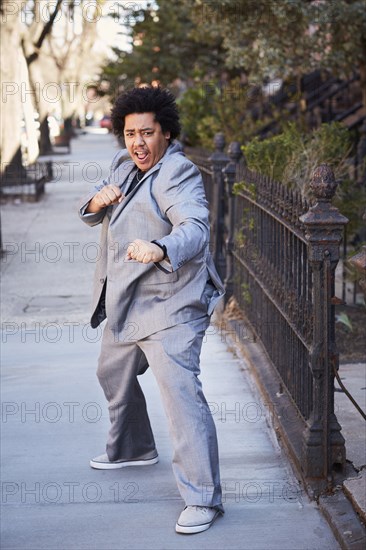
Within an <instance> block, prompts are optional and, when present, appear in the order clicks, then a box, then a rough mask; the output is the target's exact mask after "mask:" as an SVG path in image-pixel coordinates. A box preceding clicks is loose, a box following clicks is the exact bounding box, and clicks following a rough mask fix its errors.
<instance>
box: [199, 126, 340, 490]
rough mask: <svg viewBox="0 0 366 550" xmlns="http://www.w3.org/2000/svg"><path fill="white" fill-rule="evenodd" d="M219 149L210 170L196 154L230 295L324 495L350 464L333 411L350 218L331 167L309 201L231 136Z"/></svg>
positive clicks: (301, 457) (302, 460)
mask: <svg viewBox="0 0 366 550" xmlns="http://www.w3.org/2000/svg"><path fill="white" fill-rule="evenodd" d="M215 146H216V151H215V153H213V154H212V155H211V156H210V157H209V161H210V163H211V169H210V168H208V167H207V161H206V165H205V166H203V165H202V164H201V163H200V159H199V158H195V157H194V155H192V154H191V155H190V156H191V157H192V158H193V160H194V161H195V162H196V163H197V164H198V166H199V167H201V168H202V171H203V174H204V182H205V188H206V191H207V195H208V200H209V202H210V207H211V215H212V221H211V228H212V231H213V236H212V243H213V246H212V253H213V256H214V259H215V262H216V264H217V266H218V268H219V272H220V274H221V275H222V276H223V277H224V279H225V286H226V299H227V300H228V299H229V298H230V297H231V296H233V297H234V298H235V299H236V302H237V304H238V305H239V307H240V309H241V311H242V312H243V313H244V315H245V318H246V319H247V321H249V323H250V325H251V327H252V330H253V331H254V333H255V334H256V336H257V337H258V338H259V339H260V341H261V343H262V345H263V347H264V349H265V352H266V354H267V356H268V359H269V365H270V369H272V372H273V377H275V378H276V379H279V380H280V388H279V393H280V394H282V393H283V394H286V396H287V398H288V402H289V403H290V407H291V409H292V412H291V415H293V419H295V418H296V422H292V424H291V426H290V428H289V429H287V427H286V425H285V423H284V422H283V423H282V424H283V431H284V436H285V440H286V439H287V443H288V446H289V447H290V449H291V452H292V454H293V457H294V458H295V461H296V462H297V465H298V468H299V470H300V471H301V472H302V474H303V476H304V478H305V479H306V481H307V483H309V484H310V485H311V486H312V488H313V490H315V491H316V492H319V491H321V490H323V489H324V488H325V487H326V486H327V484H328V483H329V479H330V478H331V476H332V472H333V471H334V468H335V467H337V466H338V467H343V465H344V464H345V448H344V438H343V436H342V435H341V428H340V425H339V424H338V422H337V419H336V416H335V413H334V375H335V370H337V368H338V355H337V352H336V345H335V315H334V305H333V304H334V273H335V268H336V265H337V263H338V260H339V246H340V242H341V238H342V232H343V227H344V225H345V224H346V223H347V221H348V220H347V219H346V218H345V217H344V216H342V215H341V214H340V213H339V211H338V210H337V209H336V208H335V207H333V206H332V204H331V199H332V197H333V195H334V193H335V189H336V182H335V180H334V175H333V173H332V171H331V170H330V168H329V167H328V166H326V165H322V166H320V167H319V168H318V169H317V170H316V171H315V173H314V177H313V181H312V182H311V188H312V191H313V194H314V198H315V200H314V202H312V203H311V204H310V203H309V202H307V201H306V200H304V199H303V198H302V197H301V196H300V194H299V192H298V191H292V190H290V189H288V188H286V187H285V186H283V185H281V184H280V183H279V182H275V181H272V180H270V179H269V178H267V177H264V176H262V175H259V174H256V173H253V172H251V171H250V170H249V169H248V167H247V166H246V163H245V159H244V158H243V157H242V155H241V150H240V144H239V143H232V144H231V145H230V147H229V150H228V156H227V155H226V154H225V153H224V142H223V139H222V136H217V137H216V139H215ZM267 371H268V369H267ZM266 377H267V378H268V372H266ZM273 379H274V378H273ZM277 393H278V392H277ZM287 416H288V415H287ZM279 422H280V423H281V422H282V420H281V419H279ZM295 428H296V429H295Z"/></svg>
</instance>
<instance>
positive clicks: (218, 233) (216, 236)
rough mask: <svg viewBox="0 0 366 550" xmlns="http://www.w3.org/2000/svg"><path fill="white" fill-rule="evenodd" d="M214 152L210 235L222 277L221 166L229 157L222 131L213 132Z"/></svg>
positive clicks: (222, 195)
mask: <svg viewBox="0 0 366 550" xmlns="http://www.w3.org/2000/svg"><path fill="white" fill-rule="evenodd" d="M214 145H215V152H214V153H213V154H212V155H211V156H210V157H209V159H208V160H209V161H210V162H211V166H212V172H213V181H214V194H213V196H214V201H213V209H212V212H211V215H212V225H211V229H212V236H213V258H214V261H215V264H216V267H217V271H218V272H219V275H220V277H221V278H222V279H224V277H225V271H226V265H225V253H224V231H225V220H224V214H225V205H224V199H225V197H224V174H223V172H222V170H223V168H224V167H225V166H226V165H227V163H228V162H229V157H228V156H227V155H226V154H225V153H224V148H225V136H224V134H222V133H217V134H215V138H214Z"/></svg>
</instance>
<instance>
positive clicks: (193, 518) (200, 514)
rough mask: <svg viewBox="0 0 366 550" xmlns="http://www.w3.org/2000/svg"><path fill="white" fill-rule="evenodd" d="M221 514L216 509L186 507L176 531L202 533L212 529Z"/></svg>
mask: <svg viewBox="0 0 366 550" xmlns="http://www.w3.org/2000/svg"><path fill="white" fill-rule="evenodd" d="M219 514H220V511H219V510H216V508H208V507H207V506H186V507H185V508H184V510H183V512H182V513H181V515H180V516H179V519H178V521H177V524H176V526H175V530H176V532H177V533H185V534H193V533H201V532H202V531H206V530H207V529H209V528H210V527H211V525H212V524H213V522H214V521H215V519H216V518H217V516H218V515H219Z"/></svg>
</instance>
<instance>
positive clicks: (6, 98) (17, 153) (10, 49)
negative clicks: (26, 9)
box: [0, 0, 22, 182]
mask: <svg viewBox="0 0 366 550" xmlns="http://www.w3.org/2000/svg"><path fill="white" fill-rule="evenodd" d="M21 7H22V2H21V0H16V1H15V2H13V3H12V6H11V8H12V9H9V5H5V3H4V2H2V3H1V5H0V15H1V20H2V21H1V29H0V38H1V69H0V70H1V73H0V74H1V82H2V94H1V96H2V97H1V103H2V109H1V117H0V153H1V176H2V181H4V182H5V181H6V180H14V179H15V178H16V177H22V174H21V173H20V171H21V169H22V151H21V136H20V126H21V118H22V103H21V94H20V87H21V74H20V64H19V60H18V56H19V53H20V40H19V37H20V16H19V14H20V10H21ZM4 44H6V45H7V51H6V55H5V51H4Z"/></svg>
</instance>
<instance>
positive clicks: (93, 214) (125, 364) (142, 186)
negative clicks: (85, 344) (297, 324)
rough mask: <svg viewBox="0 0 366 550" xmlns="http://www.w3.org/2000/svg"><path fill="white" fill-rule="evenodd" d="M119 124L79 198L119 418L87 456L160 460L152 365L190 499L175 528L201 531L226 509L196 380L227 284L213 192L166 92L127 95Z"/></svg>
mask: <svg viewBox="0 0 366 550" xmlns="http://www.w3.org/2000/svg"><path fill="white" fill-rule="evenodd" d="M112 124H113V129H114V132H115V133H116V134H117V136H119V137H120V138H124V141H125V144H126V149H123V150H121V151H119V152H118V153H117V154H116V155H115V157H114V159H113V161H112V165H111V169H110V174H109V177H108V178H107V179H106V180H105V181H103V183H102V184H101V185H99V186H98V187H96V188H95V189H94V190H93V191H92V193H90V194H89V195H88V196H87V197H85V198H84V199H83V201H82V204H81V207H80V216H81V219H82V220H83V221H84V222H85V223H87V224H88V225H90V226H94V225H97V224H102V230H101V251H102V252H101V257H100V259H99V262H98V265H97V269H96V274H95V281H94V305H93V314H92V319H91V324H92V326H93V327H97V326H98V325H99V324H100V323H101V322H102V321H103V320H104V319H105V318H107V323H106V325H105V327H104V332H103V339H102V348H101V354H100V357H99V364H98V371H97V375H98V379H99V382H100V384H101V386H102V388H103V391H104V393H105V396H106V399H107V400H108V405H109V414H110V421H111V427H110V432H109V435H108V441H107V446H106V453H105V454H102V455H101V456H98V457H96V458H94V459H92V460H91V461H90V465H91V466H92V467H93V468H97V469H102V470H104V469H114V468H123V467H126V466H146V465H151V464H155V463H156V462H157V461H158V454H157V450H156V447H155V441H154V436H153V433H152V429H151V426H150V421H149V417H148V414H147V410H146V402H145V397H144V394H143V392H142V389H141V387H140V384H139V382H138V379H137V376H138V375H141V374H142V373H143V372H145V371H146V369H147V368H148V367H150V368H151V370H152V372H153V374H154V376H155V378H156V380H157V384H158V386H159V390H160V394H161V398H162V402H163V405H164V409H165V412H166V415H167V418H168V423H169V430H170V435H171V440H172V444H173V472H174V475H175V478H176V481H177V485H178V489H179V491H180V494H181V496H182V498H183V500H184V502H185V508H184V510H183V511H182V513H181V515H180V516H179V519H178V521H177V523H176V531H177V532H178V533H198V532H201V531H204V530H206V529H208V528H209V527H210V526H211V525H212V523H213V521H214V520H215V519H216V517H217V516H218V515H219V514H220V513H223V506H222V501H221V488H220V474H219V461H218V446H217V438H216V429H215V425H214V422H213V419H212V416H211V414H210V410H209V406H208V404H207V402H206V399H205V396H204V394H203V391H202V385H201V382H200V380H199V378H198V376H199V374H200V366H199V362H200V352H201V345H202V340H203V336H204V333H205V330H206V329H207V327H208V325H209V322H210V315H211V313H212V311H213V309H214V307H215V305H216V303H217V302H218V300H219V299H220V298H221V296H222V295H223V293H224V290H223V286H222V283H221V281H220V279H219V277H218V274H217V272H216V269H215V267H214V265H213V261H212V258H211V256H210V253H209V238H210V235H209V220H208V209H207V201H206V198H205V193H204V188H203V183H202V178H201V175H200V172H199V170H198V169H197V167H196V166H195V165H194V164H193V163H192V162H191V161H190V160H188V159H187V158H186V157H185V155H184V154H183V152H182V150H181V146H180V145H179V143H177V142H175V141H174V140H175V138H177V137H178V135H179V131H180V123H179V115H178V109H177V105H176V103H175V99H174V97H173V95H172V94H171V93H170V92H169V91H168V90H165V89H162V88H160V87H156V88H154V87H145V88H134V89H133V90H130V91H128V92H124V93H123V94H122V95H120V96H119V97H118V98H117V100H116V102H115V105H114V108H113V110H112Z"/></svg>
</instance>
